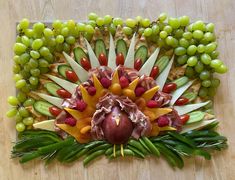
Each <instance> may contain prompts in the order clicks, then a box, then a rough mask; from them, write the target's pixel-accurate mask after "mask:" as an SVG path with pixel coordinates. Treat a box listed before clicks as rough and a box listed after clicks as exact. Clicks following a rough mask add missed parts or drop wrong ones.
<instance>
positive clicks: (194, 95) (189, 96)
mask: <svg viewBox="0 0 235 180" xmlns="http://www.w3.org/2000/svg"><path fill="white" fill-rule="evenodd" d="M182 96H183V97H185V98H187V99H188V100H189V102H192V101H194V100H195V99H196V98H197V93H194V92H186V93H184V94H183V95H182Z"/></svg>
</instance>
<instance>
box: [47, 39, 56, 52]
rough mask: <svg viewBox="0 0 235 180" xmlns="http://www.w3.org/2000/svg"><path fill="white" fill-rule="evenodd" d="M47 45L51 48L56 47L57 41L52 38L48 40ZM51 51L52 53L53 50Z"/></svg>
mask: <svg viewBox="0 0 235 180" xmlns="http://www.w3.org/2000/svg"><path fill="white" fill-rule="evenodd" d="M47 45H48V46H49V47H54V46H55V45H56V40H55V38H50V39H48V42H47ZM50 51H51V49H50Z"/></svg>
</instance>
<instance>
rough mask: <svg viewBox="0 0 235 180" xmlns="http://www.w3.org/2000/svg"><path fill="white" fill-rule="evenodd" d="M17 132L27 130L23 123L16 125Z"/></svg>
mask: <svg viewBox="0 0 235 180" xmlns="http://www.w3.org/2000/svg"><path fill="white" fill-rule="evenodd" d="M16 130H17V131H18V132H23V131H24V130H25V125H24V124H23V123H22V122H19V123H17V124H16Z"/></svg>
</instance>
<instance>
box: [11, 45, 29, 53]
mask: <svg viewBox="0 0 235 180" xmlns="http://www.w3.org/2000/svg"><path fill="white" fill-rule="evenodd" d="M13 49H14V52H15V54H17V55H20V54H22V53H24V52H25V51H26V49H27V47H26V46H25V45H24V44H22V43H15V44H14V47H13Z"/></svg>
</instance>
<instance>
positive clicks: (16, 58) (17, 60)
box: [13, 55, 20, 64]
mask: <svg viewBox="0 0 235 180" xmlns="http://www.w3.org/2000/svg"><path fill="white" fill-rule="evenodd" d="M13 60H14V62H15V64H20V56H18V55H15V56H14V57H13Z"/></svg>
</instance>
